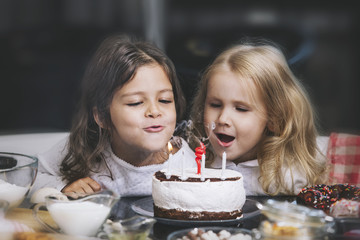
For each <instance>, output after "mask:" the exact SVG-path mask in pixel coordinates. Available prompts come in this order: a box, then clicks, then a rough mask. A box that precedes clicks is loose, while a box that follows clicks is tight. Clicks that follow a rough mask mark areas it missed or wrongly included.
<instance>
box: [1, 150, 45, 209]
mask: <svg viewBox="0 0 360 240" xmlns="http://www.w3.org/2000/svg"><path fill="white" fill-rule="evenodd" d="M37 169H38V159H37V158H36V157H33V156H28V155H24V154H18V153H8V152H0V200H6V201H7V202H8V203H9V208H14V207H17V206H19V205H20V204H21V203H22V201H23V200H24V198H25V197H26V196H27V194H28V193H29V190H30V187H31V186H32V184H33V183H34V180H35V178H36V174H37Z"/></svg>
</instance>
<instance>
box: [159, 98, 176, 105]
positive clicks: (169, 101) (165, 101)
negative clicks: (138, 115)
mask: <svg viewBox="0 0 360 240" xmlns="http://www.w3.org/2000/svg"><path fill="white" fill-rule="evenodd" d="M159 102H161V103H165V104H169V103H172V102H173V101H172V100H167V99H160V100H159Z"/></svg>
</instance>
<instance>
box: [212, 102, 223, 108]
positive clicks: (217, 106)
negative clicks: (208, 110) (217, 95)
mask: <svg viewBox="0 0 360 240" xmlns="http://www.w3.org/2000/svg"><path fill="white" fill-rule="evenodd" d="M210 107H212V108H219V107H221V104H218V103H210Z"/></svg>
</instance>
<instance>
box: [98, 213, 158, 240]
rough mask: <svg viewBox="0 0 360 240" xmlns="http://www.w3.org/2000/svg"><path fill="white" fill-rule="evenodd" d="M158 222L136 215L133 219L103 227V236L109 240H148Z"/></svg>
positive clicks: (118, 221)
mask: <svg viewBox="0 0 360 240" xmlns="http://www.w3.org/2000/svg"><path fill="white" fill-rule="evenodd" d="M155 222H156V220H155V219H154V218H149V217H144V216H138V215H135V216H133V217H131V218H126V219H121V220H116V221H111V220H108V221H107V222H106V223H105V224H104V225H103V232H104V233H103V235H105V236H107V238H108V239H109V240H125V239H126V240H146V239H147V238H148V235H149V233H150V232H151V229H152V227H153V225H154V224H155Z"/></svg>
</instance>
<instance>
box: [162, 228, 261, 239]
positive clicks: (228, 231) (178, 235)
mask: <svg viewBox="0 0 360 240" xmlns="http://www.w3.org/2000/svg"><path fill="white" fill-rule="evenodd" d="M199 231H202V232H206V233H209V232H210V231H211V232H212V233H210V234H211V235H213V233H214V234H221V235H222V236H223V237H222V238H220V237H219V238H216V236H215V235H213V236H211V237H210V238H209V239H229V238H230V236H231V237H232V238H233V239H239V240H240V239H241V240H252V239H255V235H254V233H253V232H252V231H250V230H248V229H245V228H235V227H198V228H188V229H182V230H178V231H175V232H173V233H171V234H170V235H169V236H168V237H167V240H178V239H182V238H183V237H185V236H187V235H188V234H189V233H190V232H192V233H194V234H196V233H197V232H199ZM234 236H236V238H234ZM189 239H203V238H189ZM204 239H207V238H204Z"/></svg>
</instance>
